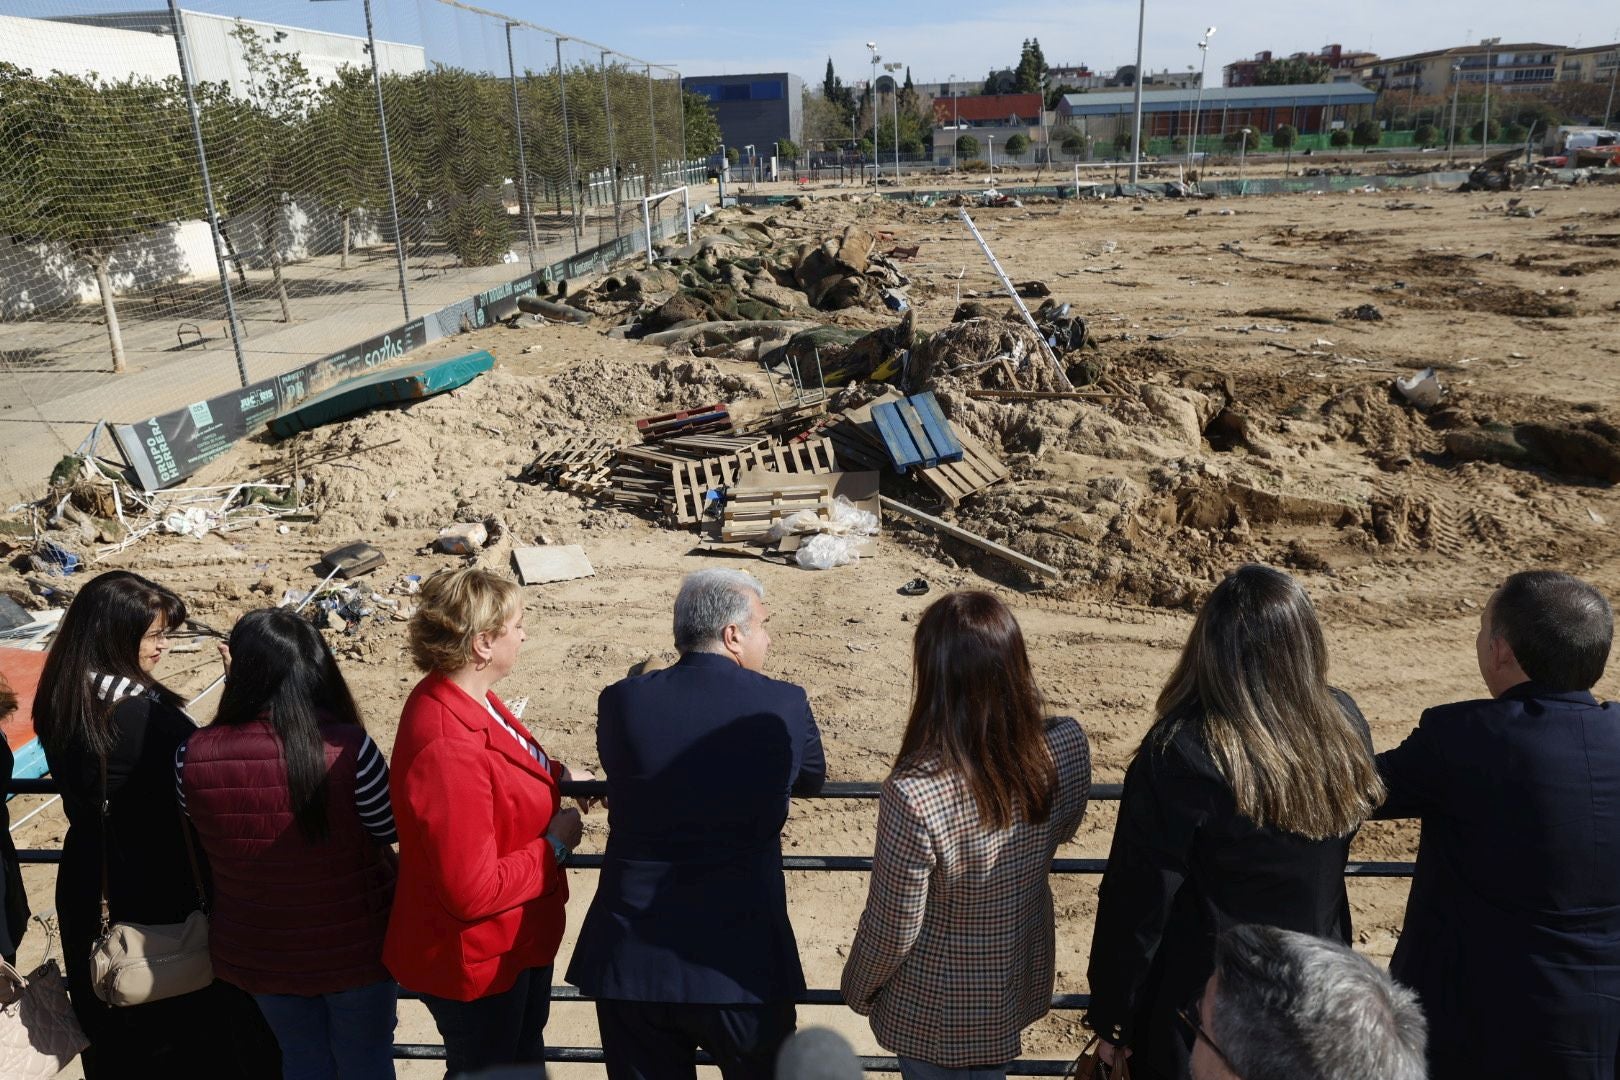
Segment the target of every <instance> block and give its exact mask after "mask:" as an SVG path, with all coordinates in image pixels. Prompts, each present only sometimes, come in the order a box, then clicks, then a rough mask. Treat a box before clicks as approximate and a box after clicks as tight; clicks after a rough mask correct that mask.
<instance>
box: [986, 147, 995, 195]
mask: <svg viewBox="0 0 1620 1080" xmlns="http://www.w3.org/2000/svg"><path fill="white" fill-rule="evenodd" d="M985 140H986V141H987V142H988V143H989V144H990V186H991V187H994V186H995V183H996V137H995V136H994V135H986V136H985Z"/></svg>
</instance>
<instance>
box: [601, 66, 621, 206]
mask: <svg viewBox="0 0 1620 1080" xmlns="http://www.w3.org/2000/svg"><path fill="white" fill-rule="evenodd" d="M602 113H603V115H604V116H606V117H607V135H608V178H609V179H611V180H612V181H613V235H614V237H615V238H617V237H618V236H620V235H621V234H622V232H623V229H622V228H621V225H620V221H619V213H620V211H619V151H618V149H617V145H616V144H615V142H614V141H613V88H612V87H611V86H610V85H609V79H608V54H607V50H606V49H604V50H602Z"/></svg>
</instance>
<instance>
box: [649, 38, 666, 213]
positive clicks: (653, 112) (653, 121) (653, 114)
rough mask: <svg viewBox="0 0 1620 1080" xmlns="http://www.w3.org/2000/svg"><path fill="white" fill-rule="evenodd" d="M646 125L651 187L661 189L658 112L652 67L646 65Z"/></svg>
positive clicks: (662, 183) (661, 167)
mask: <svg viewBox="0 0 1620 1080" xmlns="http://www.w3.org/2000/svg"><path fill="white" fill-rule="evenodd" d="M647 123H648V124H649V125H650V126H651V130H652V152H653V182H652V186H653V187H655V188H659V189H662V188H663V186H664V171H663V163H662V162H661V161H660V160H659V157H658V110H657V109H655V108H654V107H653V73H652V65H651V64H649V65H647Z"/></svg>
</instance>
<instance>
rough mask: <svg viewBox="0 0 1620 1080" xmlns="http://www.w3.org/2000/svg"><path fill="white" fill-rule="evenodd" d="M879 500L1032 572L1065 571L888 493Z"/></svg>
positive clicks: (1048, 574)
mask: <svg viewBox="0 0 1620 1080" xmlns="http://www.w3.org/2000/svg"><path fill="white" fill-rule="evenodd" d="M878 502H879V503H880V504H881V505H882V506H883V508H884V509H885V510H892V511H894V512H895V513H897V514H902V515H904V516H905V517H909V518H911V519H912V520H913V521H920V522H922V523H923V524H924V525H927V526H928V527H929V528H932V529H937V530H939V531H940V532H942V533H944V534H945V535H946V536H949V537H951V538H952V539H955V540H960V541H962V542H963V543H965V544H972V545H973V546H974V547H976V548H978V549H979V550H981V551H988V552H989V553H990V554H992V555H994V556H996V557H997V558H1000V559H1005V560H1006V561H1007V562H1010V563H1012V564H1013V565H1014V566H1018V567H1021V568H1023V569H1025V570H1028V571H1030V572H1032V573H1036V574H1040V575H1042V576H1043V577H1049V578H1056V577H1062V576H1063V572H1062V571H1061V570H1059V569H1058V568H1057V567H1055V566H1048V565H1047V564H1046V563H1043V562H1041V561H1040V560H1039V559H1032V558H1030V557H1029V556H1028V555H1025V554H1022V553H1021V552H1017V551H1014V550H1013V549H1012V548H1009V547H1003V546H1002V545H1000V544H998V543H996V542H995V541H994V540H989V539H986V538H985V537H983V536H980V535H979V534H978V533H974V532H968V531H967V530H966V529H964V528H962V527H960V526H958V525H952V524H951V523H950V522H948V521H942V520H940V519H939V518H937V517H935V516H934V515H932V514H925V513H923V512H922V511H921V510H918V509H917V508H916V507H913V506H907V505H906V504H905V503H903V502H897V501H895V500H894V499H891V498H889V497H888V496H887V495H879V496H878Z"/></svg>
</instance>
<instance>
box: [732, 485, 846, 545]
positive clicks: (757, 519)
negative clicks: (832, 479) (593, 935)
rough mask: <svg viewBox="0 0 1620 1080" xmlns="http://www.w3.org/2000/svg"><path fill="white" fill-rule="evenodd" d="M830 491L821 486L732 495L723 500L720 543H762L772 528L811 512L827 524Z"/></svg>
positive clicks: (749, 490) (779, 488) (763, 490)
mask: <svg viewBox="0 0 1620 1080" xmlns="http://www.w3.org/2000/svg"><path fill="white" fill-rule="evenodd" d="M830 490H831V488H830V485H829V484H827V483H825V482H822V483H819V484H792V485H783V486H781V487H768V488H767V487H762V488H750V489H748V490H746V491H735V492H732V493H731V495H730V496H729V497H728V498H727V499H726V510H725V517H724V524H723V525H722V526H721V530H720V539H721V540H723V541H725V542H726V543H734V542H736V541H739V540H758V539H762V538H763V537H764V536H765V535H766V534H767V533H769V532H770V531H771V526H772V525H774V524H776V523H777V522H778V521H781V520H782V519H784V518H788V517H792V516H793V515H794V514H797V513H799V512H800V511H803V510H809V511H812V512H813V513H814V514H815V515H816V517H818V518H820V519H821V520H822V521H825V522H830V521H831V520H832V499H831V498H830V497H829V495H828V492H829V491H830Z"/></svg>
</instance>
